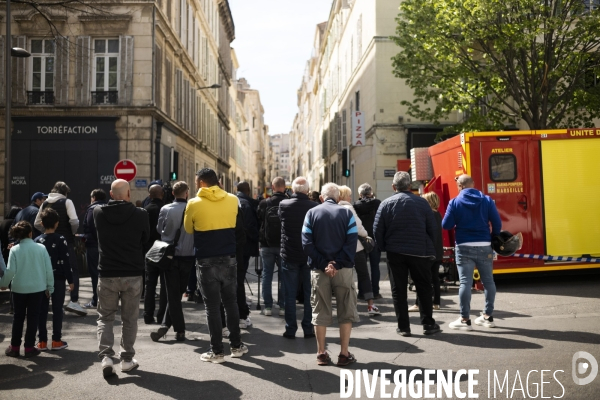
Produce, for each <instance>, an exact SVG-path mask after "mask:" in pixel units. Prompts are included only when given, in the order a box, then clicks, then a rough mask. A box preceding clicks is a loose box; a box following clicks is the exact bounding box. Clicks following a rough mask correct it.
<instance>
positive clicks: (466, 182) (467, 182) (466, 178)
mask: <svg viewBox="0 0 600 400" xmlns="http://www.w3.org/2000/svg"><path fill="white" fill-rule="evenodd" d="M456 182H458V184H459V185H460V186H462V187H469V186H472V185H473V184H474V183H475V182H474V181H473V178H471V176H470V175H467V174H462V175H461V176H459V177H458V178H456Z"/></svg>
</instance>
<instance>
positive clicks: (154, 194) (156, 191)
mask: <svg viewBox="0 0 600 400" xmlns="http://www.w3.org/2000/svg"><path fill="white" fill-rule="evenodd" d="M148 193H149V195H150V198H151V199H162V198H163V195H164V193H165V192H164V191H163V188H162V187H161V186H160V185H152V186H150V189H148Z"/></svg>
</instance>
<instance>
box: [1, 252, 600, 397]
mask: <svg viewBox="0 0 600 400" xmlns="http://www.w3.org/2000/svg"><path fill="white" fill-rule="evenodd" d="M251 265H253V264H251ZM382 266H383V264H382ZM386 275H387V274H386V273H385V272H384V271H383V269H382V277H386ZM250 280H251V287H252V290H253V292H254V296H251V297H252V298H253V301H254V302H253V304H252V306H251V308H252V309H254V308H255V306H256V300H257V299H256V292H257V284H256V279H255V278H254V279H252V278H251V279H250ZM497 286H498V295H497V298H496V311H495V313H494V317H495V320H496V323H497V325H498V327H497V328H495V329H486V328H482V327H475V330H474V331H473V332H459V331H454V330H451V329H449V328H448V327H447V325H448V323H449V322H452V321H453V320H454V319H456V318H457V317H458V291H457V288H450V289H449V290H448V292H442V309H441V310H440V311H436V312H434V318H436V320H437V322H438V323H439V324H440V326H441V327H442V329H443V331H442V332H441V333H439V334H437V335H433V336H424V335H422V334H421V329H420V327H419V326H418V322H419V318H418V315H417V314H414V313H411V321H412V322H413V324H414V325H413V327H412V331H413V336H412V337H410V338H404V337H400V336H398V335H397V334H396V331H395V328H396V325H395V317H394V312H393V304H392V301H391V294H390V287H389V281H388V280H387V278H386V279H384V281H383V282H382V294H383V296H384V299H382V300H379V301H378V302H377V304H378V305H379V307H380V309H381V310H382V311H383V315H382V316H380V317H375V318H369V317H368V316H367V314H366V303H362V302H361V303H359V313H360V317H361V321H360V323H358V324H356V325H355V326H354V329H353V331H352V339H351V342H350V345H351V351H352V352H353V353H354V354H355V356H356V358H357V359H358V362H357V363H356V364H353V365H351V366H350V367H351V370H350V371H351V375H352V378H351V381H352V382H349V380H350V378H349V377H348V376H346V375H344V378H345V379H344V380H342V381H341V380H340V375H341V374H342V371H341V369H340V368H338V367H336V366H333V365H330V366H327V367H319V366H317V364H316V358H315V356H316V343H315V340H314V339H304V338H297V339H295V340H289V339H285V338H283V337H282V336H281V335H282V333H283V327H284V322H283V318H282V317H279V316H276V315H273V316H270V317H266V316H263V315H260V314H259V313H258V312H257V311H253V312H252V314H251V318H252V321H253V322H254V326H253V327H252V328H249V329H246V330H244V331H243V333H244V335H243V340H244V342H245V343H246V344H247V345H248V347H249V348H250V352H249V353H248V354H246V355H245V356H244V357H243V358H241V359H231V358H230V357H228V356H226V360H227V361H226V362H225V363H224V364H220V365H215V364H209V363H204V362H202V361H200V354H201V353H203V352H205V351H207V350H208V345H209V341H208V331H207V326H206V319H205V316H204V308H203V306H200V305H196V304H194V303H189V302H188V303H184V309H185V316H186V321H187V329H188V333H187V336H188V338H191V339H193V340H188V341H186V342H183V343H178V342H175V340H174V335H173V334H169V335H168V337H167V340H165V341H161V342H160V343H154V342H152V341H151V340H150V337H149V334H150V332H151V331H152V330H153V329H156V328H157V327H158V326H157V325H154V326H152V325H144V324H143V319H141V315H142V314H141V310H140V320H139V321H140V325H139V332H138V340H137V342H136V352H137V354H136V359H137V360H138V361H139V363H140V368H139V369H137V370H135V371H133V372H131V373H121V372H119V373H118V376H117V377H113V378H110V379H108V380H105V379H104V378H103V377H102V374H101V371H100V362H99V359H98V357H97V342H96V318H95V315H96V313H95V312H94V311H92V312H90V314H89V315H88V316H87V317H77V316H74V315H73V314H67V315H65V318H64V325H63V335H64V336H63V338H64V340H66V341H67V342H68V343H69V348H68V349H66V350H62V351H57V352H47V353H45V354H42V355H41V356H39V357H36V358H31V359H25V358H23V357H20V358H18V359H14V358H9V357H6V356H4V354H1V355H0V399H86V400H87V399H107V398H119V399H144V400H148V399H162V398H174V399H205V398H206V399H218V400H225V399H260V400H266V399H280V398H289V399H312V398H315V399H337V398H340V390H342V389H343V390H344V391H345V392H347V391H348V390H349V389H348V384H349V387H351V388H352V390H353V391H352V393H351V398H382V392H381V384H380V383H381V380H377V381H375V383H376V385H375V392H374V393H372V397H371V396H369V395H368V394H367V389H368V388H367V387H365V382H364V379H363V378H361V379H357V378H356V377H357V376H359V377H362V372H361V373H359V374H360V375H357V374H356V372H355V371H356V370H367V371H368V373H366V374H367V378H368V382H369V383H370V382H371V379H373V376H374V375H375V374H376V370H377V376H379V372H380V371H381V370H390V372H391V374H392V375H393V374H394V373H395V372H396V375H397V377H398V380H399V381H401V378H402V376H403V374H405V376H406V380H407V381H408V382H407V384H406V386H405V388H406V390H407V391H406V393H404V397H406V398H410V397H413V398H415V397H416V398H419V397H422V396H424V395H425V393H424V391H423V390H421V392H420V393H419V391H418V389H419V387H420V384H421V382H422V381H423V380H424V378H423V375H419V374H418V372H420V371H419V370H421V371H422V370H429V369H431V370H441V371H442V372H440V374H441V375H440V376H438V375H436V374H437V373H436V372H434V375H433V382H437V383H438V384H439V386H442V385H441V382H442V381H443V378H444V377H445V379H447V377H448V370H452V371H454V372H456V371H457V370H460V369H465V370H478V373H475V372H474V371H472V374H473V378H472V379H468V378H467V376H466V375H465V376H462V377H460V378H459V379H458V380H459V383H458V384H457V385H456V387H454V386H452V387H451V388H450V394H448V392H445V391H442V392H440V394H441V396H440V397H437V394H438V393H437V392H436V388H437V385H436V384H435V383H434V384H433V386H431V389H429V390H430V391H431V392H433V394H434V396H435V397H436V398H458V396H459V395H460V394H461V393H462V392H465V394H466V395H467V396H468V394H467V392H468V387H469V385H471V386H472V392H473V395H478V397H479V398H502V399H506V398H515V399H520V398H542V397H545V398H563V399H596V398H600V376H599V377H597V378H596V379H595V380H593V381H592V382H591V383H589V384H587V385H583V386H582V385H576V384H575V383H574V380H573V377H572V370H573V356H574V354H575V353H576V352H580V351H585V352H587V353H589V354H591V355H592V356H593V357H594V358H595V359H596V360H600V298H599V297H600V276H599V275H584V276H575V277H536V278H527V279H515V280H508V281H506V280H504V281H499V282H498V285H497ZM248 294H249V293H248ZM90 297H91V288H90V283H89V279H84V280H82V291H81V302H82V304H83V302H84V301H85V302H87V301H88V300H89V298H90ZM414 297H415V294H414V293H413V292H409V303H410V302H411V301H412V300H413V299H414ZM5 298H6V296H4V297H2V299H5ZM483 302H484V299H483V294H481V293H478V292H474V293H473V300H472V316H473V318H474V317H475V316H476V315H477V314H478V313H479V311H480V310H481V309H482V307H483ZM299 310H300V307H299ZM274 311H277V310H276V309H274ZM274 314H278V313H277V312H274ZM298 315H301V313H300V312H299V313H298ZM117 319H118V317H117ZM11 323H12V316H11V315H9V314H8V305H7V304H6V303H4V304H2V305H0V341H2V342H4V343H3V346H2V349H3V350H4V348H5V347H6V345H7V344H8V342H9V341H10V329H11ZM115 325H116V326H115V332H116V338H117V339H116V340H117V341H118V338H119V337H120V333H119V331H120V321H117V322H116V324H115ZM327 333H328V336H329V337H330V339H329V341H328V350H329V351H330V353H331V356H332V359H334V360H335V359H336V358H337V354H338V353H339V347H340V346H339V339H338V338H337V337H336V336H337V327H336V326H335V325H334V326H333V327H331V328H330V329H328V332H327ZM115 349H116V350H118V348H117V347H116V348H115ZM225 351H226V354H228V351H229V345H228V344H226V345H225ZM586 363H587V365H588V369H587V370H586V371H583V373H582V374H578V375H577V377H580V378H581V377H583V378H585V377H586V376H589V375H590V370H591V369H593V362H587V361H586V360H583V359H579V360H577V363H576V366H577V367H579V368H582V367H581V366H580V365H582V366H583V365H584V364H586ZM596 365H597V364H596ZM542 371H544V372H542ZM411 372H412V373H413V375H414V374H416V375H415V379H414V380H415V382H417V383H415V384H411V381H410V375H411ZM580 372H581V371H580ZM488 374H489V375H488ZM436 377H437V378H436ZM494 377H496V379H494ZM387 379H390V380H391V381H392V385H390V386H389V387H387V389H386V392H387V393H390V394H393V393H392V392H393V391H394V389H395V388H396V389H398V390H399V391H398V393H397V394H398V396H399V397H402V394H403V392H402V390H401V389H402V386H398V387H396V386H395V384H394V383H393V381H394V379H393V377H392V376H389V375H388V378H387ZM474 380H476V381H477V383H474ZM357 381H360V382H361V383H360V385H359V386H360V387H359V388H360V396H358V397H357V396H356V382H357ZM341 382H342V383H341ZM542 382H544V383H542ZM400 383H401V382H400ZM341 386H342V387H341ZM425 386H428V385H425ZM501 386H502V389H500V387H501ZM385 388H386V387H385V386H384V389H385ZM542 388H543V393H542V392H541V389H542ZM411 389H412V390H414V391H416V392H414V391H413V392H411V391H410V390H411ZM421 389H423V388H421ZM494 389H495V390H496V394H495V395H494ZM457 390H458V392H457ZM384 394H385V393H384ZM411 395H412V396H411Z"/></svg>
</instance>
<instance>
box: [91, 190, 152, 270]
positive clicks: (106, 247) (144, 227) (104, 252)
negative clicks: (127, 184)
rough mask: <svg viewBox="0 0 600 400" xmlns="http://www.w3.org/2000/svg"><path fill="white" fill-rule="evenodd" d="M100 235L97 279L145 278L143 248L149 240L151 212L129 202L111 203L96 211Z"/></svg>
mask: <svg viewBox="0 0 600 400" xmlns="http://www.w3.org/2000/svg"><path fill="white" fill-rule="evenodd" d="M94 222H95V223H96V231H97V233H98V252H99V253H100V260H99V262H98V276H100V277H103V278H111V277H112V278H115V277H126V276H142V273H143V272H144V265H145V263H144V252H143V246H144V244H145V243H146V242H147V241H148V238H149V237H150V223H149V221H148V213H147V212H146V210H144V209H142V208H137V207H136V206H134V205H133V204H131V203H130V202H128V201H123V200H110V201H109V202H108V204H107V205H106V206H104V207H96V208H95V209H94ZM155 229H156V228H155Z"/></svg>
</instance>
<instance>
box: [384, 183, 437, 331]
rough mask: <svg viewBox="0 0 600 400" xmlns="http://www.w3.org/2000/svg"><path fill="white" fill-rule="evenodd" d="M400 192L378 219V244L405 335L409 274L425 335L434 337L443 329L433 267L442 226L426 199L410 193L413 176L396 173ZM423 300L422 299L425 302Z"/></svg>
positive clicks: (394, 196)
mask: <svg viewBox="0 0 600 400" xmlns="http://www.w3.org/2000/svg"><path fill="white" fill-rule="evenodd" d="M392 189H394V192H396V193H395V194H394V195H393V196H391V197H388V198H387V199H385V200H384V201H383V202H382V203H381V205H380V206H379V209H378V210H377V215H376V216H375V223H374V225H373V230H374V231H375V232H374V233H375V242H377V246H379V248H380V249H381V251H385V252H387V258H388V270H389V274H390V284H391V287H392V298H393V300H394V310H395V311H396V319H397V321H398V328H396V332H397V333H398V334H399V335H401V336H411V332H410V320H409V319H408V304H407V297H406V287H407V285H408V273H409V272H410V276H411V278H412V280H413V281H414V282H415V286H416V288H417V294H418V295H419V301H420V302H421V304H420V307H419V311H420V313H421V325H423V334H425V335H432V334H434V333H437V332H439V331H440V327H439V325H438V324H436V323H435V320H434V319H433V317H432V310H433V302H432V287H431V264H432V263H433V262H435V248H434V245H433V244H434V243H435V236H436V233H437V231H438V229H439V228H438V226H437V224H436V221H435V217H434V216H433V211H432V210H431V207H430V206H429V203H427V200H425V199H424V198H422V197H420V196H417V195H415V194H414V193H412V192H411V191H410V175H409V174H408V173H407V172H403V171H400V172H396V175H394V180H393V183H392ZM421 299H422V300H421Z"/></svg>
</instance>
